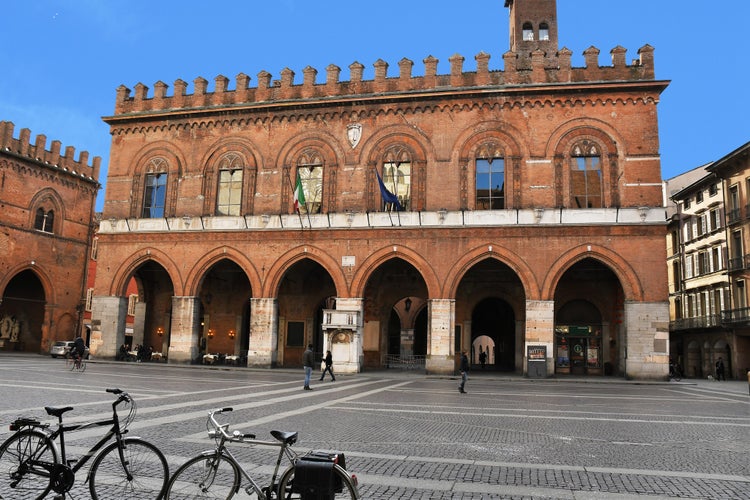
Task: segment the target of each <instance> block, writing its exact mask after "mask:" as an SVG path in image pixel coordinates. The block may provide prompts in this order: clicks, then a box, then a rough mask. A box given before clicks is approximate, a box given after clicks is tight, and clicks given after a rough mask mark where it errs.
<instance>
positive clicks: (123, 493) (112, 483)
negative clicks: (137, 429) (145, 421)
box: [89, 438, 169, 500]
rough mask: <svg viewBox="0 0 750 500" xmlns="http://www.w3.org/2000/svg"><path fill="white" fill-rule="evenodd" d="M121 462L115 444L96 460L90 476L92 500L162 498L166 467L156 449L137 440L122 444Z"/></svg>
mask: <svg viewBox="0 0 750 500" xmlns="http://www.w3.org/2000/svg"><path fill="white" fill-rule="evenodd" d="M122 444H123V447H122V458H123V460H121V459H120V448H119V447H118V446H117V442H114V443H112V444H110V445H108V446H107V447H106V448H104V450H103V451H102V452H101V453H100V454H99V455H98V456H97V457H96V460H94V463H93V464H92V465H91V471H90V472H89V491H90V492H91V498H92V499H94V500H97V499H99V498H102V499H110V498H116V499H118V500H123V499H127V498H133V499H142V498H161V495H162V494H163V493H164V489H165V488H166V486H167V481H168V480H169V466H168V465H167V459H166V458H164V454H163V453H162V452H161V451H159V448H157V447H156V446H154V445H153V444H151V443H149V442H148V441H144V440H143V439H140V438H124V439H123V440H122Z"/></svg>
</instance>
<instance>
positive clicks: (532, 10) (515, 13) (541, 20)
mask: <svg viewBox="0 0 750 500" xmlns="http://www.w3.org/2000/svg"><path fill="white" fill-rule="evenodd" d="M505 6H506V7H508V8H510V50H511V52H515V53H516V54H518V58H519V59H530V56H531V53H532V52H533V51H535V50H537V49H540V50H542V51H544V52H545V53H546V58H547V59H550V58H552V57H554V56H555V55H556V54H557V50H558V46H557V0H505Z"/></svg>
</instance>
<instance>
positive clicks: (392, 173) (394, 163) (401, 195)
mask: <svg viewBox="0 0 750 500" xmlns="http://www.w3.org/2000/svg"><path fill="white" fill-rule="evenodd" d="M411 163H412V162H411V154H410V153H409V151H408V150H406V148H404V147H402V146H394V147H392V148H390V149H389V150H388V151H386V153H385V157H384V159H383V172H382V175H381V177H382V179H383V184H384V185H385V188H386V189H387V190H388V191H390V192H391V193H392V194H394V195H396V197H397V198H398V202H399V203H400V204H401V208H402V209H403V210H410V209H411V185H412V178H411ZM392 205H393V204H392V203H385V202H383V208H384V210H392V209H393V206H392Z"/></svg>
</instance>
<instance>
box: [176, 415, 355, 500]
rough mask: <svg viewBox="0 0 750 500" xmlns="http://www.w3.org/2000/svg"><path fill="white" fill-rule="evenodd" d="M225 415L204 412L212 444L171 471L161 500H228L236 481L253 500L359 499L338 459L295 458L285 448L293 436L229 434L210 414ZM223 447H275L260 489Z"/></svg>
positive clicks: (320, 455)
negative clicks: (271, 464) (266, 482)
mask: <svg viewBox="0 0 750 500" xmlns="http://www.w3.org/2000/svg"><path fill="white" fill-rule="evenodd" d="M230 411H232V408H221V409H217V410H212V411H210V412H209V413H208V419H207V421H206V430H207V431H208V435H209V437H211V438H213V439H214V440H215V441H216V446H215V447H214V449H212V450H206V451H203V452H201V453H200V454H199V455H197V456H195V457H193V458H191V459H189V460H188V461H187V462H185V463H184V464H182V465H181V466H180V467H179V468H178V469H177V470H176V471H175V473H174V475H172V477H171V478H170V480H169V485H168V486H167V492H166V495H165V499H166V500H181V499H194V498H217V499H218V498H225V499H229V498H232V497H233V496H234V495H235V494H237V493H238V492H239V490H240V487H241V486H242V484H241V482H242V476H244V478H245V479H246V480H247V481H248V482H249V484H248V486H246V487H245V492H246V493H247V494H248V495H252V494H253V493H254V494H255V495H257V498H258V499H259V500H262V499H265V500H272V499H273V500H280V499H301V498H326V499H346V498H349V499H357V498H360V496H359V491H358V489H357V478H356V476H354V475H350V474H349V473H348V472H347V471H346V463H345V459H344V455H343V454H336V453H328V452H309V453H307V454H305V455H298V454H297V453H296V452H294V451H292V449H291V446H292V445H293V444H294V443H296V442H297V437H298V435H297V433H296V432H283V431H275V430H274V431H271V435H272V436H273V437H274V438H275V439H276V441H261V440H257V439H256V438H255V434H245V433H242V432H240V431H237V430H235V431H234V432H232V434H229V424H220V423H219V422H217V420H216V418H215V415H216V414H221V413H224V412H230ZM227 443H245V444H250V445H261V446H275V447H278V448H279V454H278V457H277V459H276V466H275V467H274V470H273V475H272V476H271V483H270V484H269V485H268V486H265V487H261V486H260V485H259V484H258V483H257V482H256V481H255V480H254V479H253V478H252V477H251V476H250V474H248V472H247V471H246V470H245V469H244V468H243V467H242V465H240V463H239V461H238V460H237V459H236V458H235V456H234V455H233V454H232V452H231V451H230V450H229V449H228V448H227V447H226V444H227ZM284 456H286V458H287V460H288V461H289V462H290V465H289V467H287V469H286V470H285V471H284V472H283V473H282V474H281V475H280V476H279V474H278V473H279V466H280V465H281V461H282V459H283V457H284ZM277 477H278V478H279V481H278V483H277V482H276V478H277Z"/></svg>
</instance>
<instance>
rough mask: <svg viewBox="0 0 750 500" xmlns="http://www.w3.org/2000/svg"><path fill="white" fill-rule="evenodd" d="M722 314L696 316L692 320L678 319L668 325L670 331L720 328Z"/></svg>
mask: <svg viewBox="0 0 750 500" xmlns="http://www.w3.org/2000/svg"><path fill="white" fill-rule="evenodd" d="M722 315H723V312H722V314H709V315H707V316H697V317H694V318H680V319H676V320H674V321H671V322H670V323H669V329H670V330H671V331H676V330H695V329H699V328H714V327H717V326H721V324H722V321H723V317H722Z"/></svg>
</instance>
